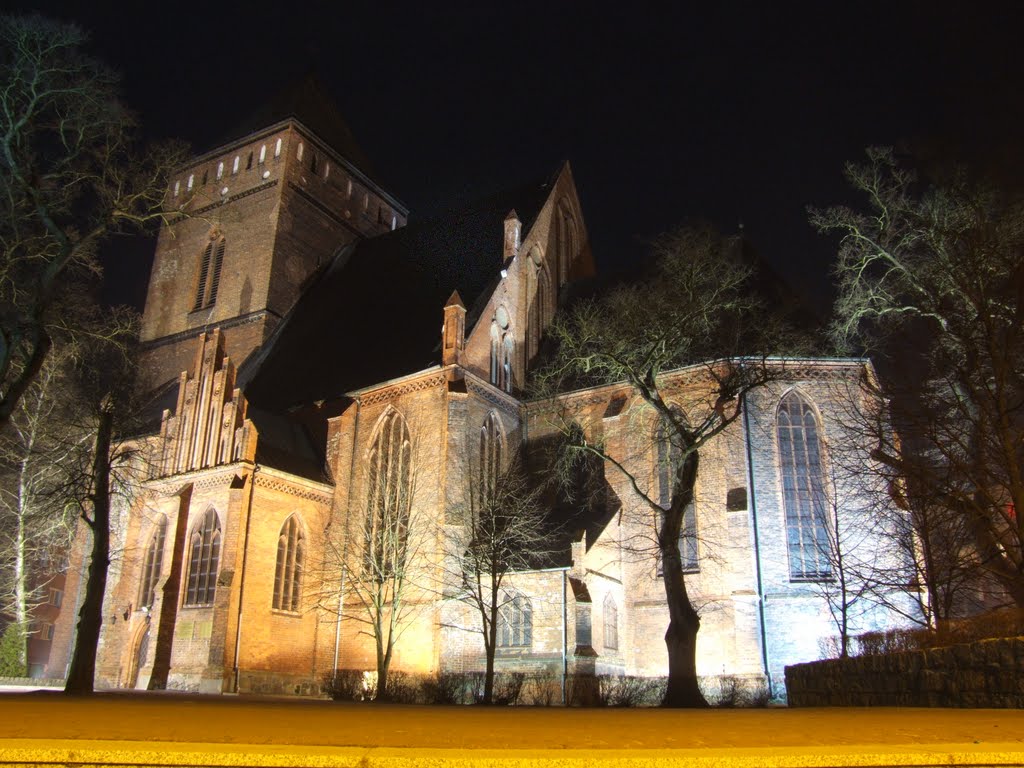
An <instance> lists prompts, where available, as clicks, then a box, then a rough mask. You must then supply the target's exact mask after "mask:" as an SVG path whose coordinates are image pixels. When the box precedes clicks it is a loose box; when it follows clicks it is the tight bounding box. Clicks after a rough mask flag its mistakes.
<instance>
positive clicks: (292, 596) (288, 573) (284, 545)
mask: <svg viewBox="0 0 1024 768" xmlns="http://www.w3.org/2000/svg"><path fill="white" fill-rule="evenodd" d="M305 546H306V542H305V536H303V534H302V524H301V523H300V522H299V519H298V516H297V515H292V516H291V517H289V518H288V519H287V520H285V521H284V525H282V526H281V534H280V535H279V536H278V537H277V567H276V568H275V569H274V609H275V610H278V611H297V610H299V596H300V594H301V590H302V569H303V566H304V565H305V554H306V552H305Z"/></svg>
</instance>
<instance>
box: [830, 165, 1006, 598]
mask: <svg viewBox="0 0 1024 768" xmlns="http://www.w3.org/2000/svg"><path fill="white" fill-rule="evenodd" d="M846 175H847V178H848V179H849V181H850V183H851V186H852V187H853V188H854V189H855V190H856V191H857V192H859V193H862V194H863V195H864V197H865V199H866V204H865V209H864V210H863V211H858V210H855V209H851V208H846V207H835V208H830V209H827V210H824V211H812V212H811V220H812V223H813V224H814V225H815V226H817V228H818V229H819V230H820V231H822V232H825V233H837V234H839V235H840V236H841V240H840V246H839V253H838V260H837V268H836V274H837V276H838V279H839V299H838V301H837V304H836V311H835V320H834V324H833V328H832V331H833V338H834V339H835V340H836V342H837V343H838V344H839V345H841V346H842V347H844V348H849V347H851V346H856V347H859V348H860V349H867V350H868V351H870V352H871V353H872V354H878V355H879V357H880V358H881V361H880V367H882V363H884V368H885V369H887V371H888V372H887V375H886V383H887V390H888V392H889V395H890V397H891V398H892V405H893V410H894V418H893V421H894V423H895V425H896V429H897V430H898V432H899V433H900V435H901V437H902V439H903V450H902V451H901V452H899V453H897V452H893V451H891V450H888V447H889V446H887V445H885V444H879V445H878V448H877V451H876V459H877V460H878V461H879V462H882V463H884V464H886V465H887V466H888V467H890V468H891V469H892V470H893V471H895V472H897V473H898V474H900V475H901V476H903V477H904V478H906V483H907V488H908V494H907V495H908V499H910V501H911V506H910V511H911V513H912V516H917V518H918V520H919V521H920V519H921V518H920V514H922V512H923V511H924V510H927V513H928V515H929V518H930V519H931V520H932V521H934V520H935V515H934V514H933V513H934V512H935V511H936V510H938V509H940V508H945V510H947V511H948V513H949V515H950V516H959V517H961V518H962V519H963V520H964V522H965V524H966V529H969V530H970V531H971V534H972V538H973V543H972V549H973V555H972V562H973V567H974V568H975V569H976V570H977V572H978V573H979V574H980V575H984V576H990V577H991V578H994V579H996V580H998V582H999V583H1000V584H1001V586H1002V588H1003V589H1004V590H1005V592H1006V594H1007V595H1008V596H1009V597H1010V598H1011V599H1012V600H1013V601H1014V602H1015V603H1016V604H1017V605H1018V606H1024V516H1022V515H1021V514H1020V510H1021V509H1022V507H1024V451H1022V449H1021V446H1022V444H1024V331H1022V328H1024V317H1022V312H1024V307H1022V304H1021V302H1022V297H1024V293H1022V291H1021V285H1022V280H1024V262H1022V254H1024V203H1022V201H1021V199H1020V198H1019V196H1011V195H1007V194H1005V193H1002V192H1000V191H998V190H996V189H994V188H986V187H984V186H981V185H978V184H976V183H973V182H972V181H971V180H970V178H969V176H968V174H967V173H966V172H965V171H963V170H962V169H960V170H958V171H956V172H954V173H953V174H952V176H951V177H950V179H948V180H946V181H944V182H942V183H924V182H922V181H921V180H920V179H919V178H918V177H917V175H916V173H915V172H914V171H913V170H911V169H909V168H908V167H907V166H906V164H904V163H902V162H901V161H899V160H898V159H897V158H896V157H895V156H894V154H893V152H892V151H891V150H887V149H878V148H873V149H869V150H868V160H867V162H866V163H864V164H861V165H857V164H853V163H851V164H849V165H848V166H847V168H846ZM908 358H910V359H911V360H912V362H913V365H909V366H908V365H904V363H905V362H906V360H907V359H908ZM883 372H884V373H885V372H886V371H885V370H883ZM916 498H923V499H924V500H925V505H924V506H919V507H918V509H917V510H915V509H914V504H915V501H916ZM944 519H946V514H945V513H940V514H939V515H938V520H944ZM950 519H951V518H950ZM940 525H941V527H943V528H944V527H946V526H945V522H942V523H940ZM956 528H958V526H954V527H953V530H954V531H955V529H956ZM932 531H934V528H932ZM944 536H945V534H942V535H940V537H939V538H938V539H936V538H927V539H926V538H925V537H922V541H923V542H925V545H926V546H928V547H931V548H932V554H933V555H934V554H936V553H935V551H934V547H935V545H936V544H939V543H940V542H941V540H942V538H943V537H944ZM943 557H944V555H943V556H942V557H939V558H938V559H937V560H930V562H931V563H932V564H933V565H938V564H939V563H940V562H941V560H942V559H943ZM954 561H959V562H961V563H963V562H964V560H963V559H962V557H961V556H960V555H957V556H956V557H954ZM930 568H931V573H932V574H933V575H934V574H937V573H938V572H940V571H941V570H942V569H943V566H942V565H938V568H935V567H932V566H930ZM954 570H956V569H954ZM935 604H936V605H939V604H941V601H939V602H937V603H935Z"/></svg>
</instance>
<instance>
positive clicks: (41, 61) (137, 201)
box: [0, 16, 184, 426]
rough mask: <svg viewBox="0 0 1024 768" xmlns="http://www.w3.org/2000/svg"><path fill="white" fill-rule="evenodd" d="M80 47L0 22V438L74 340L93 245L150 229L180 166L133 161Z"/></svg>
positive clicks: (98, 69) (147, 157)
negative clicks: (56, 347)
mask: <svg viewBox="0 0 1024 768" xmlns="http://www.w3.org/2000/svg"><path fill="white" fill-rule="evenodd" d="M85 42H86V36H85V34H84V33H83V32H82V31H81V30H80V29H78V28H77V27H74V26H69V25H63V24H59V23H56V22H53V21H49V20H46V19H43V18H42V17H39V16H27V17H13V16H4V17H0V426H3V425H4V424H6V422H7V421H8V420H9V419H10V418H11V415H12V413H13V412H14V408H15V407H16V406H17V404H18V401H19V400H20V399H21V398H22V396H23V395H24V394H25V392H26V391H27V389H28V387H29V385H30V384H31V382H32V381H33V379H35V377H36V376H38V375H39V372H40V371H41V370H42V366H43V362H44V361H45V359H46V357H47V355H48V354H49V352H50V350H51V347H52V346H53V341H54V337H55V335H71V336H74V335H75V334H76V332H77V327H78V324H77V322H76V321H75V318H74V317H73V316H69V312H71V311H72V310H73V309H74V308H75V307H76V302H74V301H69V300H67V299H68V294H69V293H72V292H74V291H75V287H76V285H77V283H78V281H79V279H80V278H82V277H83V276H86V275H90V274H98V273H99V269H100V268H99V263H98V261H97V259H96V253H97V248H98V247H99V245H100V244H101V243H102V242H103V241H104V239H105V238H106V237H107V236H108V235H110V234H113V233H116V232H122V231H126V230H130V229H132V228H140V227H145V226H147V225H148V224H150V223H155V222H156V221H158V220H159V219H160V218H161V217H162V215H163V210H162V208H163V199H164V194H165V190H166V177H167V174H168V173H169V171H170V170H171V169H173V168H174V167H176V166H177V165H179V164H180V163H181V162H182V161H183V159H184V152H183V148H182V147H180V146H177V145H171V144H164V145H159V146H153V147H149V148H147V149H146V150H145V151H144V152H137V151H136V150H135V148H134V138H133V132H134V129H135V122H134V119H133V118H132V116H131V115H130V114H129V112H128V111H127V110H126V109H125V107H124V105H123V104H122V103H121V101H120V100H119V97H118V80H117V77H116V76H115V75H114V74H113V73H112V72H111V71H110V70H108V69H107V68H105V67H104V66H103V65H101V64H100V63H98V62H96V61H94V60H93V59H91V58H89V57H88V56H87V55H86V54H85V53H84V52H83V50H82V48H83V46H84V44H85ZM91 303H92V302H91V301H89V302H88V304H90V305H91Z"/></svg>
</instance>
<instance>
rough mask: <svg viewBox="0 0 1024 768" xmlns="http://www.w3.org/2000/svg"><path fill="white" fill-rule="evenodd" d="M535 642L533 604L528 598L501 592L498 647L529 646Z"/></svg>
mask: <svg viewBox="0 0 1024 768" xmlns="http://www.w3.org/2000/svg"><path fill="white" fill-rule="evenodd" d="M532 644H533V606H532V605H530V601H529V599H528V598H526V597H524V596H523V595H520V594H515V593H512V592H502V593H501V603H500V605H499V608H498V647H500V648H529V647H530V646H531V645H532Z"/></svg>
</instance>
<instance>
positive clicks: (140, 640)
mask: <svg viewBox="0 0 1024 768" xmlns="http://www.w3.org/2000/svg"><path fill="white" fill-rule="evenodd" d="M149 625H150V622H149V616H147V617H146V623H145V624H144V625H143V626H142V627H141V628H140V629H139V632H138V633H137V634H136V638H135V644H134V649H133V650H132V656H131V667H129V669H128V681H127V685H126V686H125V687H126V688H138V686H139V670H140V669H142V668H143V667H145V666H146V664H147V663H148V662H149V635H150V632H149V628H150V627H149Z"/></svg>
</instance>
